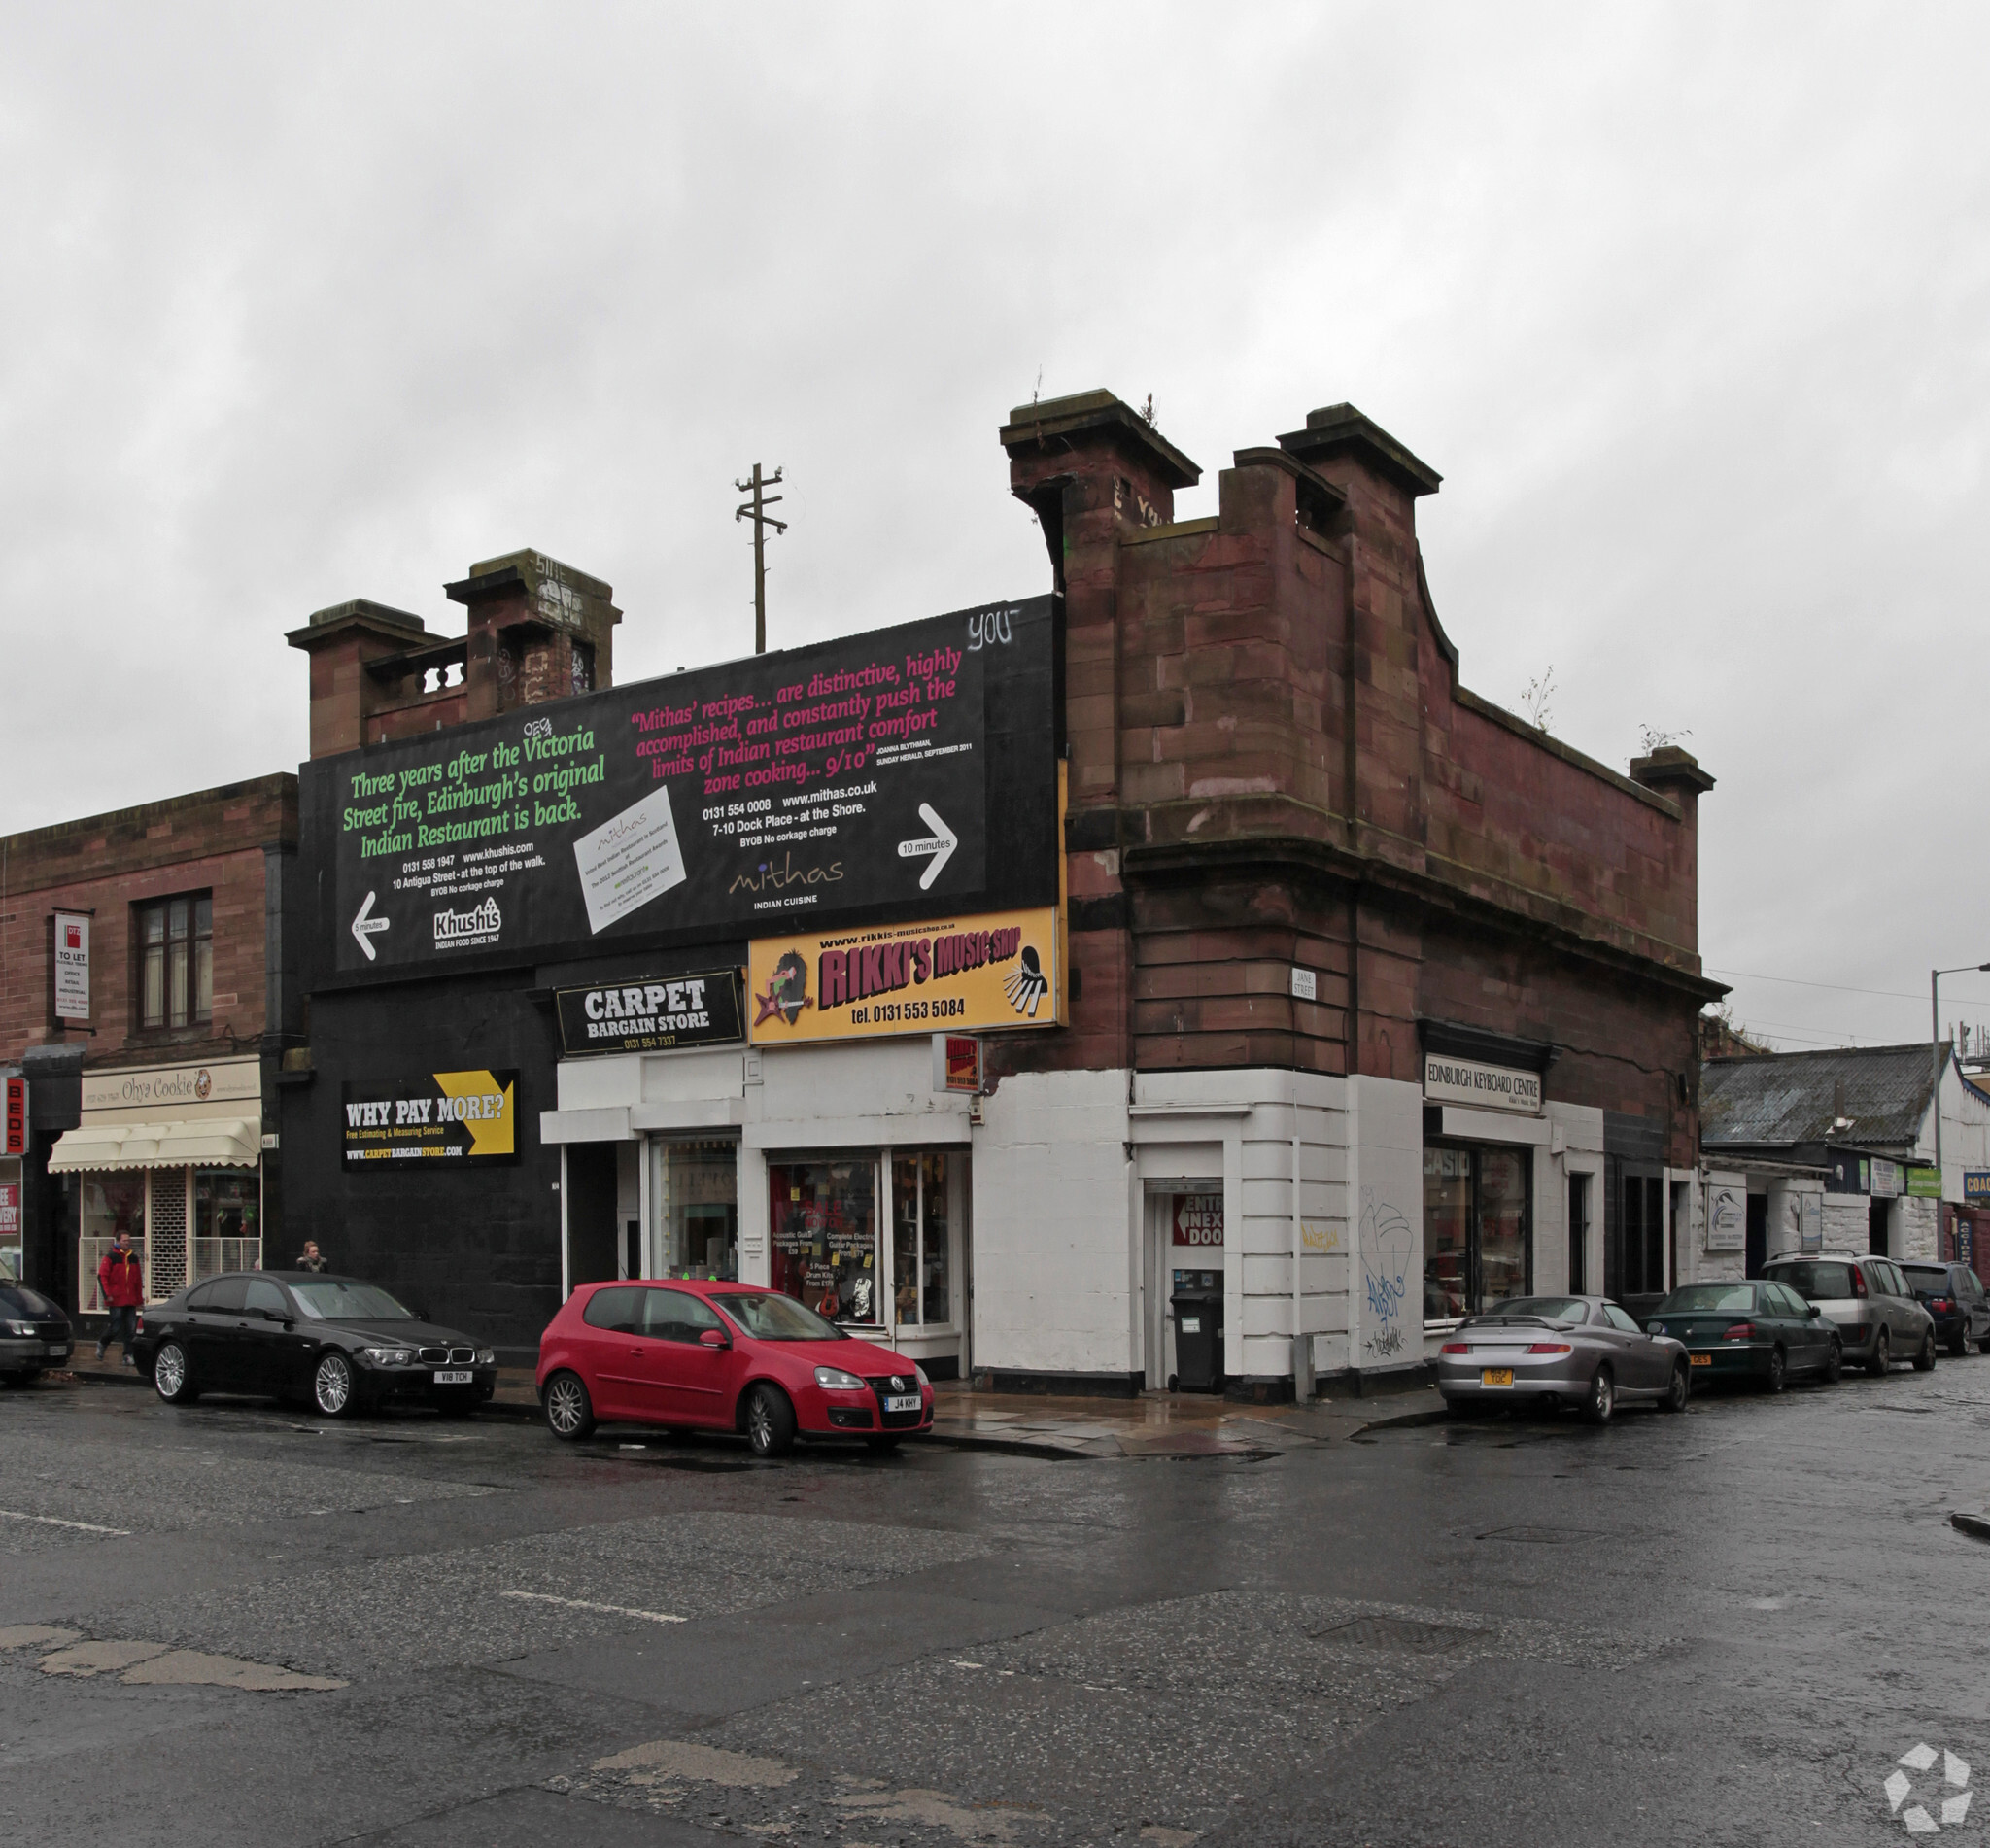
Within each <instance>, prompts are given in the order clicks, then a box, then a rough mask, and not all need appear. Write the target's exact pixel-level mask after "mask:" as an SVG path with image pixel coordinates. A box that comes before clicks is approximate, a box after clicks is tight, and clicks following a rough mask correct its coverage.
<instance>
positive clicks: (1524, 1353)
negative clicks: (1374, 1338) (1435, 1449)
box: [1437, 1296, 1693, 1424]
mask: <svg viewBox="0 0 1990 1848" xmlns="http://www.w3.org/2000/svg"><path fill="white" fill-rule="evenodd" d="M1437 1389H1438V1391H1439V1392H1441V1393H1443V1394H1444V1404H1445V1409H1446V1410H1447V1411H1449V1412H1450V1413H1451V1414H1452V1415H1453V1416H1454V1417H1458V1416H1460V1415H1462V1414H1464V1413H1466V1412H1470V1411H1474V1410H1480V1409H1483V1408H1484V1407H1486V1406H1489V1405H1513V1404H1515V1403H1518V1402H1519V1401H1522V1400H1527V1401H1530V1402H1531V1403H1533V1404H1535V1405H1576V1406H1580V1407H1581V1408H1582V1411H1583V1415H1584V1416H1585V1417H1586V1418H1587V1419H1588V1420H1590V1422H1591V1423H1593V1424H1607V1423H1608V1422H1609V1420H1610V1418H1611V1415H1612V1414H1613V1413H1614V1412H1615V1411H1616V1410H1617V1407H1618V1406H1619V1405H1620V1404H1628V1403H1630V1402H1632V1401H1634V1400H1640V1399H1642V1400H1647V1401H1652V1402H1655V1403H1656V1404H1657V1405H1658V1406H1659V1407H1660V1409H1661V1410H1663V1411H1666V1412H1683V1411H1685V1409H1686V1401H1687V1398H1688V1396H1689V1395H1690V1394H1691V1392H1692V1390H1693V1379H1692V1375H1691V1374H1690V1373H1689V1372H1688V1370H1687V1358H1686V1347H1685V1344H1684V1343H1683V1342H1678V1341H1674V1340H1673V1339H1672V1338H1671V1336H1669V1335H1662V1334H1660V1335H1655V1334H1650V1333H1648V1332H1647V1331H1646V1330H1644V1329H1643V1328H1640V1327H1639V1326H1638V1325H1637V1323H1636V1322H1635V1321H1633V1320H1632V1319H1631V1318H1630V1316H1628V1315H1627V1314H1626V1313H1625V1312H1624V1310H1623V1309H1621V1308H1620V1307H1619V1306H1618V1305H1617V1304H1615V1303H1613V1302H1610V1301H1609V1300H1607V1299H1606V1298H1604V1297H1601V1296H1516V1297H1513V1298H1512V1299H1510V1300H1509V1301H1507V1302H1503V1303H1497V1304H1495V1305H1494V1306H1493V1307H1492V1308H1491V1309H1489V1310H1487V1311H1486V1312H1485V1314H1484V1315H1480V1316H1471V1317H1468V1318H1466V1319H1465V1320H1463V1321H1461V1322H1459V1323H1458V1327H1457V1329H1456V1330H1455V1331H1454V1332H1453V1333H1452V1335H1451V1338H1450V1339H1449V1340H1447V1341H1446V1342H1445V1343H1444V1345H1443V1347H1442V1348H1440V1349H1439V1350H1438V1354H1437Z"/></svg>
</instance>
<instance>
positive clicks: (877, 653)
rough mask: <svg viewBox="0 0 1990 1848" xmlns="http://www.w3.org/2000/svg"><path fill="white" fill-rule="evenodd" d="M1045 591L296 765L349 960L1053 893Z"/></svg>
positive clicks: (350, 969) (1053, 748)
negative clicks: (302, 767)
mask: <svg viewBox="0 0 1990 1848" xmlns="http://www.w3.org/2000/svg"><path fill="white" fill-rule="evenodd" d="M1058 620H1059V619H1058V611H1057V605H1056V602H1055V599H1052V598H1048V597H1040V598H1034V599H1026V600H1024V601H1020V602H1012V603H999V604H990V605H984V606H982V607H980V608H978V609H972V610H962V611H959V612H957V613H955V614H953V615H950V616H936V617H932V618H929V619H927V620H925V621H922V622H917V623H909V624H906V625H904V626H903V627H900V628H895V629H881V630H874V631H872V632H871V633H867V634H861V635H854V636H851V637H849V638H847V639H845V640H841V641H833V642H823V643H820V644H817V645H815V646H812V647H808V648H798V649H791V650H788V651H786V652H784V653H780V654H771V655H761V656H754V657H749V658H747V659H745V660H743V661H738V662H732V663H729V664H726V665H724V666H721V667H707V668H702V669H700V670H698V671H696V672H692V673H680V674H676V675H672V676H671V677H669V678H668V679H664V680H652V681H646V682H642V683H639V684H636V685H634V686H626V687H617V688H613V689H611V690H609V691H607V692H603V693H595V694H582V695H579V696H577V697H575V698H572V699H568V700H560V701H555V702H549V703H546V704H540V705H531V706H524V707H520V708H518V709H517V710H514V711H511V712H508V713H505V714H503V715H502V716H501V717H498V718H496V719H489V720H482V721H479V722H477V723H475V724H470V725H459V726H452V727H450V728H449V729H447V730H445V731H441V732H437V733H435V734H433V735H431V736H425V737H414V738H409V739H406V740H404V741H401V742H395V743H386V744H376V745H372V746H368V747H366V748H364V749H361V750H358V751H352V752H348V753H346V754H344V755H342V756H339V757H332V758H324V759H320V760H318V761H317V762H314V763H312V764H310V765H307V766H306V767H305V770H304V772H303V785H304V788H303V801H304V818H303V825H304V836H305V839H304V855H305V858H306V859H307V861H308V862H310V863H311V870H312V871H314V872H315V873H317V875H318V879H319V886H320V889H321V890H324V891H326V893H327V894H328V895H329V897H330V900H331V903H330V905H329V906H328V907H327V910H326V917H325V922H326V927H328V929H329V931H330V938H329V941H328V942H327V943H326V945H325V946H326V947H327V948H328V949H329V951H330V956H329V958H328V962H329V969H328V971H327V974H329V975H333V976H334V977H336V976H337V975H348V976H354V975H361V976H362V975H389V974H395V973H405V972H408V971H409V970H411V969H428V970H431V971H432V970H435V969H437V968H438V966H442V967H456V966H461V965H463V963H465V962H469V963H474V964H484V965H490V964H495V963H498V962H500V961H501V962H517V961H519V960H522V959H526V958H545V957H546V956H547V953H548V952H562V951H566V952H573V951H578V952H582V953H586V952H590V951H607V950H611V949H612V950H621V949H625V948H629V947H634V946H637V945H640V944H643V943H663V942H691V941H698V940H700V939H711V938H726V937H730V938H733V939H735V940H736V941H744V940H745V939H747V938H749V937H758V936H764V935H769V934H772V933H776V932H782V931H788V930H807V931H815V930H820V929H824V928H835V927H841V926H847V925H850V924H853V923H872V922H881V921H888V920H890V919H893V918H906V917H912V916H920V915H924V916H936V915H945V914H947V913H950V912H957V911H962V910H990V909H997V908H1009V907H1016V906H1025V905H1029V906H1034V905H1045V904H1054V903H1055V901H1056V897H1057V848H1058V843H1057V763H1056V758H1057V729H1058V727H1057V700H1058V671H1057V663H1058V659H1059V650H1058V645H1057V624H1058Z"/></svg>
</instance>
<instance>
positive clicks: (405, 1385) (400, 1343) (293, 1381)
mask: <svg viewBox="0 0 1990 1848" xmlns="http://www.w3.org/2000/svg"><path fill="white" fill-rule="evenodd" d="M131 1352H132V1355H133V1357H134V1358H135V1359H136V1360H137V1362H138V1365H139V1368H140V1369H141V1371H143V1372H145V1373H147V1374H149V1375H150V1376H151V1378H152V1383H153V1385H154V1387H155V1388H156V1389H157V1391H158V1395H159V1397H160V1398H162V1399H164V1400H166V1401H167V1402H168V1403H169V1404H172V1405H186V1404H189V1403H190V1402H191V1401H192V1400H194V1399H197V1398H198V1397H199V1396H200V1395H201V1394H202V1393H203V1392H247V1393H259V1394H264V1395H267V1396H269V1397H272V1398H278V1399H286V1400H297V1401H301V1402H304V1403H308V1404H310V1405H313V1406H315V1407H316V1408H317V1409H318V1410H319V1411H320V1412H322V1413H324V1414H325V1416H326V1418H334V1419H335V1418H343V1417H345V1416H346V1415H347V1414H348V1413H352V1412H357V1411H361V1410H365V1409H369V1408H371V1407H374V1406H377V1405H381V1404H383V1403H385V1402H387V1401H389V1400H403V1401H406V1400H413V1401H416V1402H422V1403H427V1404H429V1405H433V1406H436V1407H438V1408H439V1409H440V1410H442V1411H444V1412H453V1413H457V1414H459V1415H463V1414H468V1413H470V1412H474V1411H475V1410H476V1409H477V1407H478V1406H480V1405H482V1404H483V1403H484V1401H485V1400H487V1399H488V1398H489V1397H490V1396H491V1393H492V1389H493V1388H494V1387H495V1386H496V1385H497V1355H496V1354H495V1353H494V1352H492V1351H491V1350H490V1349H489V1348H483V1347H479V1346H478V1345H477V1344H476V1343H475V1342H474V1341H472V1340H471V1339H470V1337H469V1336H468V1335H465V1334H462V1333H460V1332H459V1331H458V1330H456V1329H453V1328H441V1327H437V1326H436V1324H435V1323H433V1322H431V1321H428V1320H426V1319H425V1318H422V1317H420V1316H417V1315H416V1314H415V1313H414V1312H413V1311H412V1310H410V1309H407V1308H404V1307H403V1306H402V1305H401V1304H400V1303H398V1302H396V1301H395V1299H394V1297H393V1296H391V1295H390V1294H389V1293H388V1292H387V1291H386V1290H384V1289H382V1288H381V1287H380V1286H379V1285H378V1284H377V1283H361V1282H360V1280H359V1279H358V1278H353V1277H326V1276H320V1275H316V1274H314V1273H312V1272H310V1271H236V1272H232V1273H230V1274H229V1275H227V1276H224V1277H212V1278H209V1279H207V1280H206V1281H205V1282H204V1283H195V1284H193V1285H192V1286H191V1287H190V1288H189V1289H184V1290H182V1291H180V1293H179V1294H178V1295H176V1296H173V1297H170V1298H169V1299H168V1300H167V1301H165V1302H163V1303H158V1304H154V1305H153V1306H152V1307H149V1308H148V1309H146V1310H145V1312H144V1313H143V1314H142V1315H141V1316H140V1318H139V1326H138V1339H137V1340H136V1341H134V1342H133V1343H132V1344H131Z"/></svg>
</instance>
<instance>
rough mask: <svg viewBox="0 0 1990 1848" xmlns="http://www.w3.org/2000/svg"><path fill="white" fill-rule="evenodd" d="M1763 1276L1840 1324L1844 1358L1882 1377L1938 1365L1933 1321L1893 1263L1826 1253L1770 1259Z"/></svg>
mask: <svg viewBox="0 0 1990 1848" xmlns="http://www.w3.org/2000/svg"><path fill="white" fill-rule="evenodd" d="M1762 1274H1763V1277H1764V1278H1765V1279H1766V1280H1767V1281H1769V1282H1772V1283H1786V1284H1788V1285H1789V1287H1790V1288H1791V1289H1793V1290H1795V1291H1796V1292H1797V1294H1798V1295H1799V1296H1801V1297H1802V1298H1803V1300H1804V1301H1805V1302H1807V1303H1810V1304H1813V1305H1814V1306H1815V1307H1816V1308H1817V1309H1818V1310H1819V1311H1821V1312H1822V1313H1823V1315H1824V1316H1825V1318H1827V1319H1828V1320H1830V1321H1832V1322H1834V1323H1835V1324H1836V1327H1837V1331H1838V1340H1839V1341H1840V1342H1841V1343H1842V1344H1843V1346H1844V1351H1845V1358H1846V1360H1848V1361H1856V1362H1859V1363H1861V1364H1863V1365H1864V1367H1865V1368H1866V1371H1867V1372H1868V1373H1870V1374H1872V1375H1873V1376H1875V1377H1879V1376H1882V1375H1884V1374H1885V1373H1886V1371H1887V1369H1888V1368H1889V1367H1891V1366H1892V1365H1893V1363H1894V1362H1895V1361H1896V1360H1909V1359H1910V1360H1912V1361H1913V1363H1914V1365H1915V1366H1916V1367H1917V1368H1919V1369H1920V1371H1921V1372H1923V1373H1926V1372H1927V1371H1928V1370H1929V1369H1930V1368H1932V1367H1933V1366H1934V1365H1935V1318H1934V1317H1932V1316H1931V1315H1929V1313H1928V1312H1927V1310H1925V1309H1924V1308H1922V1306H1921V1305H1920V1304H1919V1303H1917V1302H1916V1301H1915V1300H1914V1292H1913V1290H1912V1289H1911V1288H1909V1287H1908V1284H1907V1280H1906V1279H1905V1277H1904V1276H1903V1275H1902V1274H1901V1267H1900V1266H1899V1265H1898V1264H1896V1263H1895V1262H1894V1261H1893V1259H1892V1258H1889V1257H1876V1256H1874V1255H1872V1254H1871V1253H1870V1252H1854V1251H1846V1252H1842V1253H1840V1252H1836V1251H1828V1252H1826V1253H1824V1254H1823V1255H1822V1256H1819V1257H1772V1258H1770V1259H1769V1261H1768V1262H1767V1264H1766V1265H1764V1266H1763V1272H1762Z"/></svg>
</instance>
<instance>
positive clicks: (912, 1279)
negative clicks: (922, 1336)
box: [891, 1154, 953, 1327]
mask: <svg viewBox="0 0 1990 1848" xmlns="http://www.w3.org/2000/svg"><path fill="white" fill-rule="evenodd" d="M947 1164H948V1157H947V1156H945V1155H931V1154H929V1155H900V1156H898V1157H896V1158H895V1159H894V1160H893V1162H892V1164H891V1255H892V1304H893V1308H894V1311H895V1312H896V1315H897V1318H898V1321H899V1323H900V1325H901V1326H914V1327H917V1326H925V1327H940V1326H944V1324H946V1323H947V1322H950V1321H951V1320H952V1319H953V1288H952V1270H951V1263H950V1258H951V1243H952V1240H951V1225H950V1222H949V1220H948V1217H947V1173H948V1167H947Z"/></svg>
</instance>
